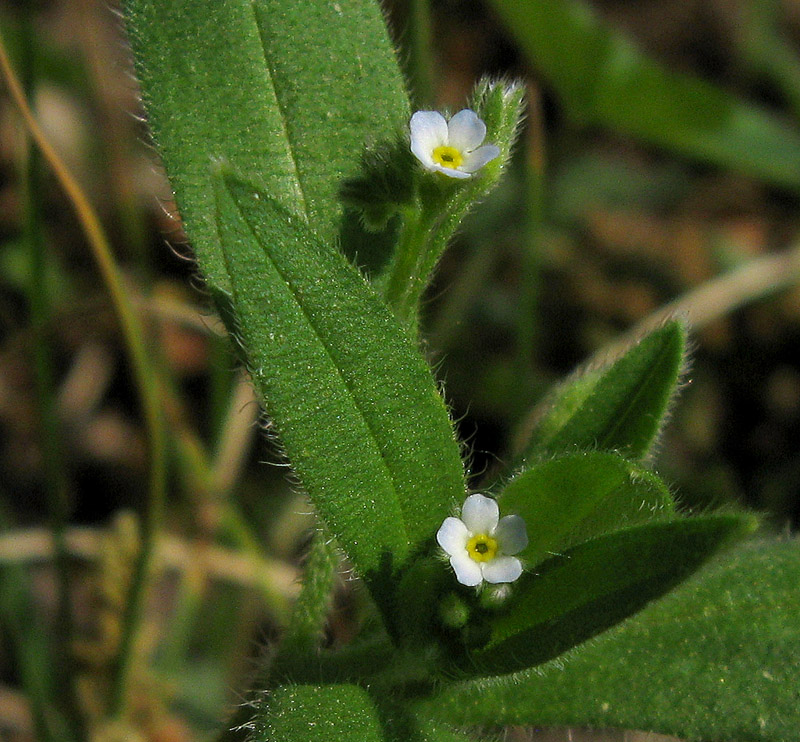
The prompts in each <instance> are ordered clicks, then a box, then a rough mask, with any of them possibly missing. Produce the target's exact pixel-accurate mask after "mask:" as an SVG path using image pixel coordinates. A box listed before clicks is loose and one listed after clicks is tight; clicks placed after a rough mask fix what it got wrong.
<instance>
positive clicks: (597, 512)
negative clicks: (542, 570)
mask: <svg viewBox="0 0 800 742" xmlns="http://www.w3.org/2000/svg"><path fill="white" fill-rule="evenodd" d="M498 500H499V501H500V504H501V509H502V511H503V513H506V514H508V513H516V514H517V515H521V516H522V517H523V518H524V519H525V523H526V524H527V526H528V537H529V538H528V546H527V548H526V549H525V550H524V551H523V552H522V553H521V554H520V556H521V557H523V558H524V559H525V560H526V562H527V564H528V565H529V566H533V565H535V564H537V563H538V562H540V561H542V560H543V559H546V558H547V557H548V556H551V555H553V554H558V553H560V552H562V551H564V550H565V549H567V548H569V547H570V546H573V545H574V544H576V543H578V542H580V541H585V540H586V539H589V538H591V537H593V536H597V535H600V534H602V533H604V532H606V531H611V530H614V529H617V528H622V527H625V526H630V525H634V524H636V523H640V522H642V521H647V520H652V519H653V518H655V517H658V516H664V515H668V514H669V513H671V512H672V511H673V510H674V503H673V500H672V497H671V496H670V494H669V490H668V489H667V488H666V486H665V485H664V484H663V482H661V480H660V479H659V478H658V477H657V476H656V475H655V474H653V473H652V472H649V471H647V470H645V469H642V468H641V467H640V466H637V465H636V464H632V463H630V462H629V461H626V460H625V459H623V458H620V457H619V456H616V455H615V454H611V453H605V452H600V451H593V452H586V453H575V454H570V455H567V456H563V457H561V458H557V459H553V460H551V461H546V462H544V463H541V464H537V465H535V466H533V467H532V468H530V469H528V470H527V471H524V472H522V473H521V474H519V475H518V476H516V477H515V478H514V479H512V480H511V481H510V482H509V483H508V484H507V485H506V487H505V489H503V491H502V492H501V493H500V494H499V496H498Z"/></svg>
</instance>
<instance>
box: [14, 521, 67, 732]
mask: <svg viewBox="0 0 800 742" xmlns="http://www.w3.org/2000/svg"><path fill="white" fill-rule="evenodd" d="M0 518H2V519H3V520H4V518H3V516H2V514H0ZM41 619H42V617H41V616H40V615H38V611H37V610H36V607H35V606H34V603H33V598H32V595H31V588H30V581H29V580H28V576H27V574H26V573H25V570H24V568H23V567H21V566H19V565H17V564H8V563H7V564H3V565H0V627H2V628H3V632H4V634H6V635H7V637H8V639H9V649H10V653H11V656H12V657H13V661H14V664H15V666H16V668H17V671H18V673H19V677H20V681H21V683H20V684H21V686H22V688H23V690H24V691H25V695H26V696H27V700H28V702H29V703H30V709H31V716H32V717H33V724H34V728H35V729H36V736H37V739H40V740H42V742H62V741H64V742H66V741H67V740H72V739H73V736H72V735H71V734H70V733H69V725H68V722H67V718H66V717H65V716H64V715H62V713H61V710H60V707H61V705H62V702H67V701H68V698H65V697H63V696H62V695H61V694H60V693H59V688H60V683H59V681H58V679H57V672H58V671H59V670H60V663H59V662H58V661H56V657H55V654H54V651H53V650H54V647H52V646H51V643H50V635H49V633H48V632H47V631H45V630H43V623H42V620H41Z"/></svg>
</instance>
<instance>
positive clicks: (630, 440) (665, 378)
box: [521, 320, 686, 459]
mask: <svg viewBox="0 0 800 742" xmlns="http://www.w3.org/2000/svg"><path fill="white" fill-rule="evenodd" d="M685 353H686V328H685V327H684V325H683V323H682V322H681V321H679V320H673V321H671V322H668V323H667V324H665V325H664V326H663V327H660V328H659V329H657V330H655V331H653V332H651V333H650V334H649V335H646V336H645V337H644V338H642V339H641V340H640V341H639V342H637V343H636V344H635V345H633V346H632V347H631V348H629V349H628V350H627V351H626V352H624V353H623V355H622V356H620V357H619V358H617V359H616V360H614V361H613V362H612V363H601V364H599V365H590V366H589V367H588V368H586V369H579V370H578V371H577V372H576V373H575V374H573V376H571V377H570V378H568V379H567V380H566V381H564V382H563V383H562V384H560V385H559V386H558V387H556V389H555V390H554V391H553V393H552V394H551V395H550V397H549V399H546V400H545V401H544V402H543V403H542V405H541V407H540V408H539V409H537V410H535V411H534V413H533V415H532V416H531V418H530V420H529V422H528V423H527V425H526V426H525V427H526V431H525V432H524V434H523V435H522V439H523V440H524V441H526V442H525V443H524V444H522V446H521V449H522V450H523V455H522V457H523V458H524V459H535V458H537V457H541V456H549V455H554V454H560V453H564V452H565V451H570V450H575V449H601V450H607V451H618V452H620V453H622V454H623V455H625V456H628V457H630V458H633V459H638V458H641V457H643V456H645V455H646V454H647V453H648V451H649V450H650V448H651V446H652V445H653V442H654V441H655V439H656V437H657V436H658V433H659V431H660V430H661V425H662V423H663V420H664V416H665V414H666V412H667V409H668V407H669V403H670V400H671V398H672V395H673V394H674V392H675V388H676V385H677V382H678V379H679V377H680V374H681V371H682V370H683V363H684V356H685Z"/></svg>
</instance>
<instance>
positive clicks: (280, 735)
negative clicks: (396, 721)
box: [251, 684, 387, 742]
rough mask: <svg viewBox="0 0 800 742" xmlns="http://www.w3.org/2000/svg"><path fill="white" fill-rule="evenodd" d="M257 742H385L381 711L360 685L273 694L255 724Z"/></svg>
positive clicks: (290, 688) (307, 687) (292, 689)
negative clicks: (359, 741)
mask: <svg viewBox="0 0 800 742" xmlns="http://www.w3.org/2000/svg"><path fill="white" fill-rule="evenodd" d="M251 739H252V740H254V742H353V740H363V742H384V740H386V739H387V738H386V737H385V736H384V734H383V731H382V729H381V723H380V719H379V717H378V712H377V710H376V709H375V706H374V704H373V702H372V699H371V698H370V697H369V695H368V694H367V692H366V691H365V690H364V689H363V688H360V687H358V686H357V685H346V684H341V685H294V686H282V687H280V688H277V689H276V690H274V691H272V692H271V693H270V694H269V695H268V696H267V697H266V699H265V700H264V701H263V703H262V704H260V706H259V708H258V710H257V714H256V718H255V720H254V722H253V734H252V737H251Z"/></svg>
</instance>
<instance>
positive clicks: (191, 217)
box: [124, 0, 408, 290]
mask: <svg viewBox="0 0 800 742" xmlns="http://www.w3.org/2000/svg"><path fill="white" fill-rule="evenodd" d="M124 7H125V18H126V21H127V25H128V29H129V32H130V39H131V46H132V48H133V51H134V59H135V62H136V72H137V75H138V77H139V81H140V84H141V88H142V93H143V98H144V102H145V108H146V110H147V115H148V122H149V124H150V127H151V130H152V132H153V137H154V139H155V141H156V144H157V145H158V149H159V152H160V154H161V156H162V159H163V161H164V165H165V167H166V170H167V174H168V175H169V177H170V182H171V184H172V187H173V189H174V191H175V198H176V201H177V205H178V208H179V210H180V213H181V217H182V219H183V223H184V226H185V228H186V231H187V234H188V236H189V239H190V240H191V243H192V247H193V248H194V250H195V253H196V255H197V258H198V260H199V262H200V267H201V268H202V270H203V273H204V274H205V277H206V279H207V280H208V282H209V283H210V284H211V285H214V286H218V287H220V288H223V289H226V290H227V289H229V287H230V284H229V282H228V278H227V274H226V270H225V262H224V259H223V255H222V250H221V246H220V244H219V239H218V237H217V233H216V224H215V223H214V192H213V185H212V178H211V175H210V170H209V163H210V162H211V161H212V160H225V161H227V162H229V163H230V164H231V165H232V166H233V167H234V168H235V169H236V171H237V172H240V173H243V174H244V175H246V176H248V177H249V178H251V179H258V181H259V182H261V183H263V184H264V187H265V190H267V191H268V192H269V193H270V195H271V196H272V197H273V198H275V199H276V200H278V201H279V202H280V203H281V204H282V205H283V206H284V207H286V208H287V209H288V210H290V211H292V212H294V213H295V214H300V215H302V216H303V218H305V219H306V220H307V221H308V223H309V224H310V225H311V227H312V229H313V230H314V231H315V232H316V233H317V234H318V235H319V236H320V237H321V238H322V239H323V240H325V241H328V240H330V239H332V238H333V237H334V235H335V234H336V233H337V232H338V229H339V221H340V209H339V206H338V204H337V196H336V191H337V188H338V183H339V181H340V179H341V178H342V177H343V176H345V175H348V174H351V172H353V171H355V169H356V168H357V165H358V160H359V157H360V155H361V152H362V150H363V148H364V144H365V142H366V141H367V140H368V139H376V140H377V139H381V138H384V137H387V136H390V135H392V134H393V133H394V131H395V130H396V129H397V128H398V127H399V126H403V125H405V124H406V122H407V120H408V101H407V98H406V95H405V92H404V89H403V83H402V78H401V75H400V72H399V69H398V66H397V63H396V61H395V58H394V53H393V50H392V48H391V44H390V42H389V39H388V36H387V33H386V29H385V27H384V23H383V18H382V17H381V12H380V8H379V6H378V4H377V3H375V2H374V1H373V0H348V1H347V2H340V3H335V2H328V0H303V2H296V0H226V1H225V2H219V0H170V2H163V0H126V2H125V6H124Z"/></svg>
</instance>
